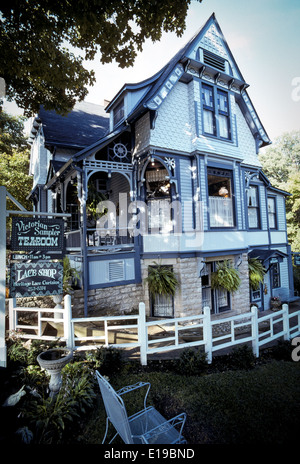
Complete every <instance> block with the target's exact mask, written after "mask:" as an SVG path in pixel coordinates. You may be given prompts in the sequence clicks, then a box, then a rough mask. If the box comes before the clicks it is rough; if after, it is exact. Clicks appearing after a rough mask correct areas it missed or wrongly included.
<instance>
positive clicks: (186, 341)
mask: <svg viewBox="0 0 300 464" xmlns="http://www.w3.org/2000/svg"><path fill="white" fill-rule="evenodd" d="M25 312H27V313H36V315H35V320H34V323H33V324H32V325H28V324H27V323H26V324H24V323H22V321H21V322H19V318H20V319H21V317H20V314H22V313H25ZM259 316H260V317H259ZM292 319H293V324H292V322H291V321H292ZM46 323H50V324H52V325H53V324H54V325H55V324H56V325H61V332H62V336H60V337H57V336H53V335H52V336H51V335H44V329H45V324H46ZM222 325H225V326H226V330H224V331H223V332H224V333H223V334H222V335H220V334H218V332H217V331H216V330H215V329H216V326H218V327H219V328H220V327H221V326H222ZM80 326H82V327H84V331H83V333H84V335H82V334H81V333H80V329H79V327H80ZM9 329H10V331H18V330H21V331H22V333H21V334H20V336H21V337H23V338H31V339H41V340H55V339H57V338H59V339H60V340H61V341H64V342H65V343H66V346H67V347H68V348H71V349H72V350H91V349H95V348H97V347H99V346H105V347H108V346H112V347H117V348H127V349H136V348H139V351H140V361H141V364H142V365H146V364H147V358H148V356H149V355H151V354H154V353H161V352H167V351H172V350H179V349H183V348H187V347H196V346H203V347H204V350H205V352H206V354H207V360H208V362H209V363H210V362H211V361H212V356H213V353H215V352H216V351H219V350H222V349H226V348H230V347H233V346H235V345H238V344H241V343H250V344H251V346H252V350H253V353H254V354H255V356H256V357H258V356H259V350H260V348H261V347H262V346H263V345H265V344H266V343H269V342H272V341H273V340H276V339H278V338H280V337H283V338H284V339H285V340H289V339H291V338H292V337H295V336H296V335H298V334H300V310H299V311H295V312H291V313H289V307H288V305H287V304H284V305H283V307H282V309H281V310H279V311H276V312H272V313H269V314H266V315H260V314H259V313H258V311H257V308H256V307H252V308H251V311H250V312H248V313H243V314H239V315H235V316H231V317H224V318H222V319H216V320H212V318H211V314H210V308H208V307H205V308H204V310H203V313H202V314H199V315H194V316H186V317H180V318H174V319H163V320H162V319H159V320H155V321H154V320H153V321H146V313H145V304H144V303H140V305H139V313H138V314H136V315H129V316H125V315H124V316H109V317H87V318H72V308H71V297H70V295H67V296H66V297H65V298H64V308H63V309H57V308H54V309H49V308H27V307H17V306H16V300H15V299H10V300H9ZM26 331H27V332H26ZM28 331H29V332H31V333H28ZM32 332H34V333H32ZM122 340H123V341H122ZM125 340H126V341H125ZM91 342H94V343H91ZM89 343H91V344H89Z"/></svg>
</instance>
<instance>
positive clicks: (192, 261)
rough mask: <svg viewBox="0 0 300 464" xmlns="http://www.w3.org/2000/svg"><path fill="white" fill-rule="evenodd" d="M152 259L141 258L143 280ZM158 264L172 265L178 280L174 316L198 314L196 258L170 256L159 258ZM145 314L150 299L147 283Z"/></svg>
mask: <svg viewBox="0 0 300 464" xmlns="http://www.w3.org/2000/svg"><path fill="white" fill-rule="evenodd" d="M154 261H155V260H153V259H144V260H142V266H141V268H142V279H143V282H144V280H145V279H146V277H147V276H148V267H149V266H153V264H154ZM159 263H160V264H163V265H169V266H173V271H174V273H175V275H176V277H177V278H178V280H179V283H180V287H179V289H178V290H177V292H176V294H175V298H174V317H183V316H189V315H193V314H199V313H200V312H201V311H202V309H201V294H202V291H201V282H200V279H199V277H197V258H184V259H180V258H170V259H160V260H159ZM143 301H144V302H145V305H146V314H147V315H150V314H151V310H150V299H149V292H148V285H147V284H145V285H144V300H143Z"/></svg>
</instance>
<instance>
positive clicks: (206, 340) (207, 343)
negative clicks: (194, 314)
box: [203, 306, 212, 364]
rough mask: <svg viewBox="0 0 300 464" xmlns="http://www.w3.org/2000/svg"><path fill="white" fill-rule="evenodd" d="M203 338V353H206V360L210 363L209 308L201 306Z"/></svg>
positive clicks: (210, 327) (210, 326)
mask: <svg viewBox="0 0 300 464" xmlns="http://www.w3.org/2000/svg"><path fill="white" fill-rule="evenodd" d="M203 314H204V318H203V338H204V347H205V353H206V355H207V362H208V364H211V362H212V325H211V318H210V308H209V307H208V306H205V308H203Z"/></svg>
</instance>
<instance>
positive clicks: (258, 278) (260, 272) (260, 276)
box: [248, 258, 266, 290]
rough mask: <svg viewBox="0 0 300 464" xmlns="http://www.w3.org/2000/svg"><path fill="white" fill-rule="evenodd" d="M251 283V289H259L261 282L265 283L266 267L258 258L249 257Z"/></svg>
mask: <svg viewBox="0 0 300 464" xmlns="http://www.w3.org/2000/svg"><path fill="white" fill-rule="evenodd" d="M248 268H249V285H250V288H251V290H258V289H259V284H260V283H263V281H264V277H265V273H266V269H265V268H264V266H263V265H262V263H261V262H260V261H259V259H257V258H248Z"/></svg>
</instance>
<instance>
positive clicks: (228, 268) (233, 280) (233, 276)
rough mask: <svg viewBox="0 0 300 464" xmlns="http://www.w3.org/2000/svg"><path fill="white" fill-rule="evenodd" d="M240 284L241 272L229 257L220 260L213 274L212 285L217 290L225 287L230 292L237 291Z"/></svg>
mask: <svg viewBox="0 0 300 464" xmlns="http://www.w3.org/2000/svg"><path fill="white" fill-rule="evenodd" d="M240 284H241V279H240V276H239V272H238V271H237V270H236V269H235V268H234V267H233V265H232V263H231V261H230V260H229V259H227V260H224V261H221V262H219V263H218V264H217V268H216V270H215V271H214V272H212V274H211V287H212V288H213V289H215V290H218V289H224V290H227V291H228V292H235V291H236V290H237V289H238V288H239V286H240Z"/></svg>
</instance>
